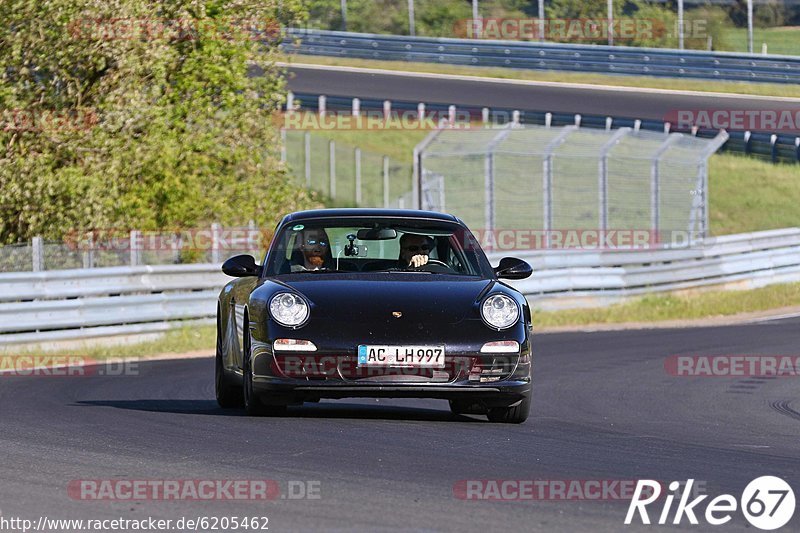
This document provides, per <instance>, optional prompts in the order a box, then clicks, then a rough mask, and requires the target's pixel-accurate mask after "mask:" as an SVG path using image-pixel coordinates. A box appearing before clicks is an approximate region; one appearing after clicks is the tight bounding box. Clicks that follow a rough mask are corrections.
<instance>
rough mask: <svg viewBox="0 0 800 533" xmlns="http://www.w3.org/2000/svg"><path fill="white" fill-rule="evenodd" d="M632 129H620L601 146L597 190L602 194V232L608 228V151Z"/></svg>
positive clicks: (600, 220) (600, 219) (600, 217)
mask: <svg viewBox="0 0 800 533" xmlns="http://www.w3.org/2000/svg"><path fill="white" fill-rule="evenodd" d="M630 131H631V128H620V129H618V130H617V131H616V132H614V134H613V135H612V136H611V138H609V139H608V141H606V143H605V144H604V145H603V146H602V148H600V158H599V159H600V161H599V164H598V167H599V168H598V183H597V190H598V192H599V196H600V206H599V208H600V213H599V215H600V216H599V222H600V224H599V225H600V228H599V229H600V231H601V232H605V231H606V230H607V229H608V152H610V151H611V149H612V148H613V147H614V146H615V145H616V144H617V143H618V142H619V140H620V139H622V138H623V137H624V136H625V135H627V134H628V133H630Z"/></svg>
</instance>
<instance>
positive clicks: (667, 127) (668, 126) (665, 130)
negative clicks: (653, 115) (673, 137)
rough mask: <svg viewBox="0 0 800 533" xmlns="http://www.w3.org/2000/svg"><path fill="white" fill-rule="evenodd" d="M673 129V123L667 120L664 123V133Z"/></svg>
mask: <svg viewBox="0 0 800 533" xmlns="http://www.w3.org/2000/svg"><path fill="white" fill-rule="evenodd" d="M671 129H672V124H670V123H669V122H665V123H664V133H669V130H671Z"/></svg>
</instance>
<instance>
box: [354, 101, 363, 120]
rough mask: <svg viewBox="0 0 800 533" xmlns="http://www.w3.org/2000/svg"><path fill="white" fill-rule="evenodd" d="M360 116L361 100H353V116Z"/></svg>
mask: <svg viewBox="0 0 800 533" xmlns="http://www.w3.org/2000/svg"><path fill="white" fill-rule="evenodd" d="M360 115H361V100H360V99H358V98H353V116H354V117H358V116H360Z"/></svg>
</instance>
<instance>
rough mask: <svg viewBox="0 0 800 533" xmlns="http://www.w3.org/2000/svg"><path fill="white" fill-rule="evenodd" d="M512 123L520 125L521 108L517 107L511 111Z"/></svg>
mask: <svg viewBox="0 0 800 533" xmlns="http://www.w3.org/2000/svg"><path fill="white" fill-rule="evenodd" d="M511 123H512V124H513V125H514V126H519V110H518V109H515V110H514V111H512V112H511Z"/></svg>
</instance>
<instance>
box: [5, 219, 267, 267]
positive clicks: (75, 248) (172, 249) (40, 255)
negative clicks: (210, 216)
mask: <svg viewBox="0 0 800 533" xmlns="http://www.w3.org/2000/svg"><path fill="white" fill-rule="evenodd" d="M271 233H272V230H271V229H269V230H267V229H261V228H258V227H257V226H256V225H255V224H254V223H252V222H251V223H250V224H249V225H248V226H247V227H227V228H226V227H223V226H222V225H220V224H212V225H211V226H210V227H208V228H196V229H186V230H175V231H139V230H133V231H122V230H117V229H107V230H89V231H81V232H74V233H72V234H70V235H68V237H67V238H66V239H65V240H64V241H62V242H58V241H45V240H44V239H42V238H41V237H34V238H33V239H32V240H31V241H30V242H28V243H21V244H12V245H7V246H2V247H0V272H31V271H33V272H39V271H45V270H65V269H73V268H102V267H115V266H137V265H171V264H190V263H220V262H222V261H224V260H225V259H227V258H229V257H232V256H234V255H239V254H251V255H254V256H256V257H259V256H260V255H262V254H263V253H264V252H265V251H266V246H267V244H268V243H269V241H270V238H271Z"/></svg>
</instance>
